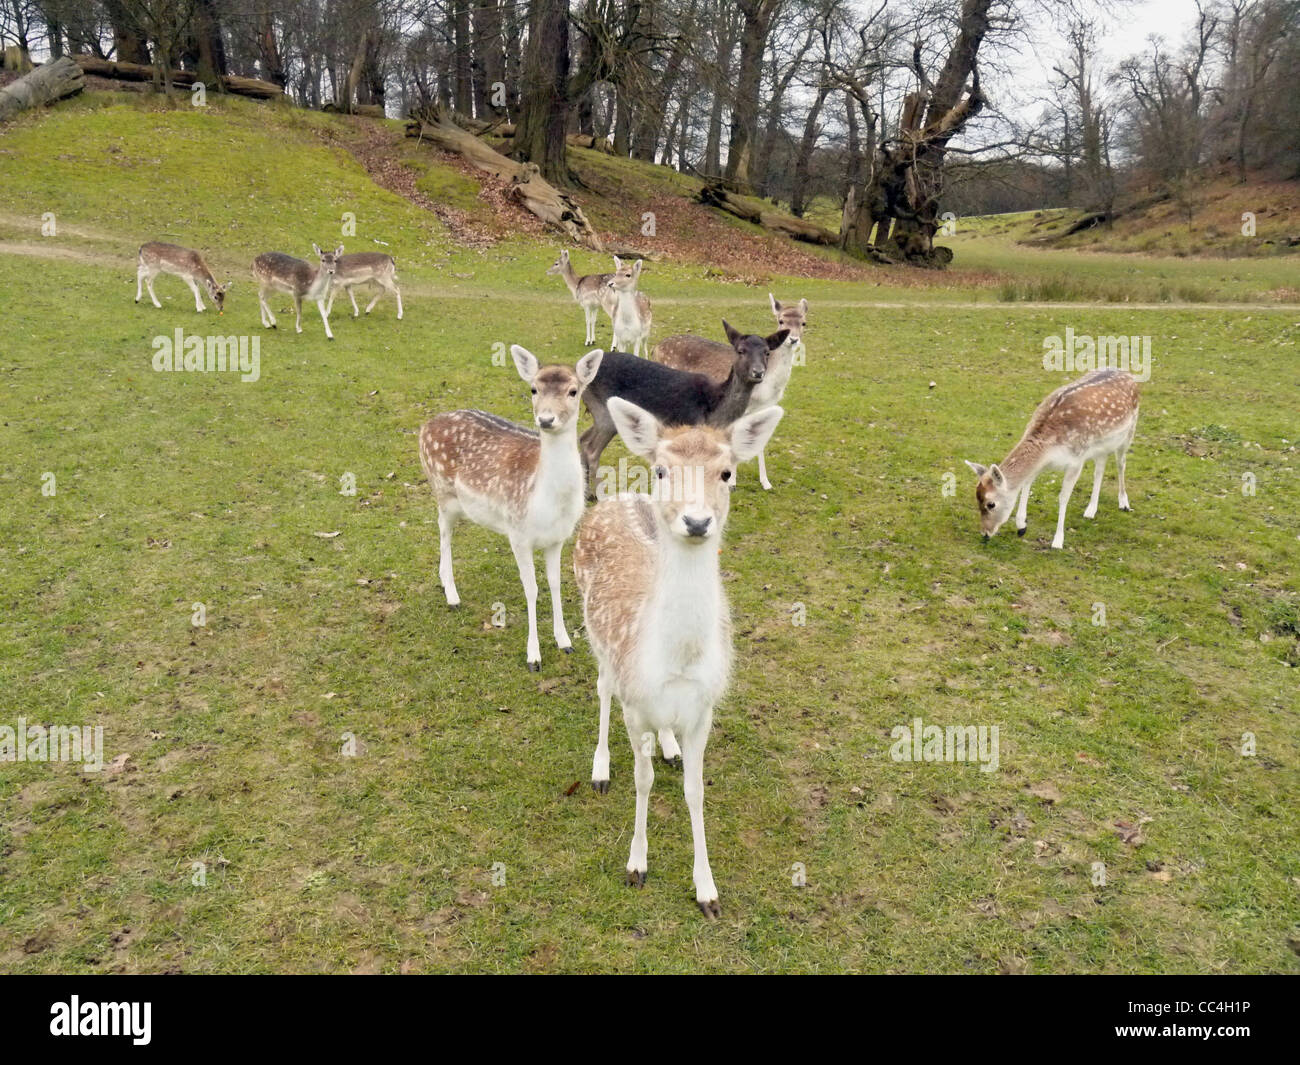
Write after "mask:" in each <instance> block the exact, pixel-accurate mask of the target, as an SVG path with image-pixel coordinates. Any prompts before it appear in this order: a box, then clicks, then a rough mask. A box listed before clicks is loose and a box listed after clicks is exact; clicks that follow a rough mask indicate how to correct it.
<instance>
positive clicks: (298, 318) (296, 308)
mask: <svg viewBox="0 0 1300 1065" xmlns="http://www.w3.org/2000/svg"><path fill="white" fill-rule="evenodd" d="M293 327H294V328H295V329H296V330H298V332H300V333H301V332H302V298H301V297H299V296H294V298H293Z"/></svg>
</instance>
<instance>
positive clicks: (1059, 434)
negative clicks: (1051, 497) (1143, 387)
mask: <svg viewBox="0 0 1300 1065" xmlns="http://www.w3.org/2000/svg"><path fill="white" fill-rule="evenodd" d="M1138 391H1139V385H1138V380H1137V378H1135V377H1134V376H1133V375H1132V374H1130V373H1126V372H1125V371H1123V370H1111V369H1106V370H1093V371H1092V372H1091V373H1087V374H1084V375H1083V376H1082V377H1080V378H1079V379H1078V380H1077V381H1072V382H1071V383H1070V384H1068V385H1062V386H1061V387H1060V388H1058V389H1057V390H1056V391H1055V392H1053V393H1052V394H1051V395H1050V396H1048V397H1047V398H1046V399H1045V400H1043V402H1042V403H1040V404H1039V405H1038V409H1037V410H1036V411H1034V416H1033V417H1032V418H1030V419H1029V427H1028V428H1027V429H1025V435H1024V436H1022V437H1021V438H1020V443H1018V444H1017V445H1016V446H1015V447H1014V448H1012V450H1011V454H1009V455H1008V456H1007V457H1006V458H1005V459H1003V460H1002V462H1000V463H994V464H993V465H992V466H988V467H984V466H981V465H980V464H979V463H977V462H967V463H966V465H967V466H969V467H970V468H971V470H972V471H974V473H975V476H976V477H978V478H979V481H978V482H977V483H976V485H975V500H976V503H977V505H978V506H979V512H980V528H981V530H982V531H983V533H984V539H985V540H987V539H988V538H989V537H990V536H992V535H993V534H994V533H996V532H997V531H998V529H1000V528H1001V527H1002V523H1003V522H1005V521H1006V520H1007V518H1009V517H1010V516H1011V508H1012V507H1013V506H1014V505H1015V503H1016V498H1017V496H1018V497H1019V499H1020V508H1019V510H1018V512H1017V514H1016V532H1017V533H1018V534H1019V535H1020V536H1024V535H1025V526H1026V522H1025V510H1026V508H1027V507H1028V505H1029V489H1030V487H1031V486H1032V485H1033V483H1034V478H1035V477H1037V476H1038V475H1039V474H1040V473H1041V472H1042V471H1043V470H1047V469H1058V470H1064V471H1065V475H1064V477H1062V479H1061V496H1060V501H1059V508H1058V511H1057V517H1056V535H1055V536H1054V537H1053V538H1052V546H1053V547H1055V548H1061V547H1064V546H1065V508H1066V506H1067V505H1068V504H1069V502H1070V494H1071V493H1072V492H1073V491H1074V484H1075V482H1076V481H1077V480H1078V479H1079V474H1081V473H1082V472H1083V467H1084V464H1085V463H1086V462H1088V460H1089V459H1091V460H1092V462H1093V480H1092V499H1091V500H1090V501H1089V502H1088V506H1087V508H1086V509H1085V510H1084V512H1083V516H1084V517H1085V518H1093V517H1095V516H1096V514H1097V501H1098V498H1099V497H1100V496H1101V479H1102V475H1103V474H1104V473H1105V470H1106V457H1107V456H1108V455H1112V454H1113V455H1114V456H1115V463H1116V465H1117V466H1118V467H1119V509H1120V510H1129V509H1130V507H1129V503H1128V488H1127V486H1126V485H1125V483H1124V466H1125V460H1126V458H1127V456H1128V449H1129V446H1130V445H1131V444H1132V443H1133V434H1134V432H1135V431H1136V430H1137V419H1138Z"/></svg>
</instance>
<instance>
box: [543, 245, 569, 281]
mask: <svg viewBox="0 0 1300 1065" xmlns="http://www.w3.org/2000/svg"><path fill="white" fill-rule="evenodd" d="M568 265H569V251H568V249H567V248H565V249H564V250H562V251H561V252H560V256H559V258H558V259H556V260H555V262H553V263H552V264H551V268H550V269H549V270H547V271H546V276H547V277H550V276H551V275H552V274H558V273H562V272H563V271H564V268H565V267H567V266H568Z"/></svg>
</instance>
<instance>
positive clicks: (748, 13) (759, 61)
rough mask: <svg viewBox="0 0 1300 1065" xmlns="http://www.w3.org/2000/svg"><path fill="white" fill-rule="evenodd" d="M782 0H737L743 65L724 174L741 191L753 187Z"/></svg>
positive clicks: (737, 78) (737, 82) (739, 77)
mask: <svg viewBox="0 0 1300 1065" xmlns="http://www.w3.org/2000/svg"><path fill="white" fill-rule="evenodd" d="M778 2H779V0H737V6H738V7H739V8H740V12H741V14H742V15H743V16H744V27H743V29H742V30H741V33H740V66H739V69H738V70H737V77H736V99H735V104H734V106H733V107H732V111H731V139H730V141H729V142H728V147H727V169H726V171H725V172H724V173H723V177H724V178H725V179H726V181H727V182H728V184H730V185H731V186H732V187H733V188H735V189H737V190H738V191H741V192H749V191H751V190H752V187H753V181H752V178H751V176H750V172H751V170H752V169H753V153H754V150H755V149H756V148H757V143H756V142H757V140H758V95H759V90H760V88H761V87H762V80H763V52H764V51H765V50H766V48H767V35H768V31H769V30H770V29H771V26H772V14H773V12H774V11H775V9H776V6H777V3H778Z"/></svg>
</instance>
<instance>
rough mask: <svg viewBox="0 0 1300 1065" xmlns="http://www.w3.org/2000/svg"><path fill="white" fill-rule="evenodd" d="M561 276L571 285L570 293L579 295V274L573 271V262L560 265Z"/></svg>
mask: <svg viewBox="0 0 1300 1065" xmlns="http://www.w3.org/2000/svg"><path fill="white" fill-rule="evenodd" d="M560 277H562V278H563V279H564V283H565V284H566V285H567V286H568V287H569V295H571V296H577V294H578V275H577V274H575V273H574V272H573V263H565V264H564V265H563V266H562V267H560Z"/></svg>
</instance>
